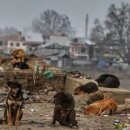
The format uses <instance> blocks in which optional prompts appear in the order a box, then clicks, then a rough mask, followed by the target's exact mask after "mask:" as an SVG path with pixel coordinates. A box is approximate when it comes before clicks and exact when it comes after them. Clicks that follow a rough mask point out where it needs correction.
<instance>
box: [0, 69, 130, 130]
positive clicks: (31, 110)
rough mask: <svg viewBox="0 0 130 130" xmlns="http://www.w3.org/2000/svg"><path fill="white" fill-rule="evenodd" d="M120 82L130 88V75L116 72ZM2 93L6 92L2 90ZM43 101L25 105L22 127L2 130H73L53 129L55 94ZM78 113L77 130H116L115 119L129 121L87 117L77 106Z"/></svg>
mask: <svg viewBox="0 0 130 130" xmlns="http://www.w3.org/2000/svg"><path fill="white" fill-rule="evenodd" d="M87 72H88V74H89V75H90V76H92V77H94V78H96V77H97V76H98V75H99V74H101V73H106V72H112V73H113V70H112V71H110V70H108V71H106V70H105V71H97V70H96V71H95V70H93V71H92V70H91V71H90V70H88V71H87ZM114 74H116V75H117V76H118V77H119V79H120V81H121V87H122V88H129V86H130V82H129V79H130V75H128V74H126V73H124V72H119V71H115V72H114ZM1 91H4V90H2V89H1ZM38 97H39V98H40V99H42V103H30V104H25V108H24V109H23V112H24V115H23V118H22V121H21V124H20V126H8V125H6V124H1V125H0V130H71V128H68V127H64V126H61V125H59V124H58V123H57V124H56V126H55V127H52V126H51V125H50V124H51V121H52V115H53V108H54V106H53V104H52V103H51V102H49V101H50V100H51V98H52V97H53V93H51V94H49V95H43V94H42V95H38ZM76 103H77V102H76ZM76 107H77V108H76V112H77V117H76V119H77V120H78V124H79V128H76V129H77V130H114V126H113V121H114V119H119V120H120V121H121V122H125V121H126V120H127V118H128V117H127V116H121V115H115V116H85V115H83V114H82V111H81V110H79V108H80V106H79V105H78V104H76ZM0 117H1V118H2V117H3V109H1V108H0Z"/></svg>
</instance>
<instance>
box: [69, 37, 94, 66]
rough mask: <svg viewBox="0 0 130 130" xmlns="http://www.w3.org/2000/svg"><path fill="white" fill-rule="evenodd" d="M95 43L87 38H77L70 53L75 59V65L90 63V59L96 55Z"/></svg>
mask: <svg viewBox="0 0 130 130" xmlns="http://www.w3.org/2000/svg"><path fill="white" fill-rule="evenodd" d="M93 45H94V43H93V42H91V41H89V40H86V39H85V38H75V39H73V40H72V43H71V44H70V48H69V53H70V56H71V57H72V59H73V65H83V66H85V65H87V64H90V59H91V58H93V57H94V46H93Z"/></svg>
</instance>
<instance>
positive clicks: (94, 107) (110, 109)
mask: <svg viewBox="0 0 130 130" xmlns="http://www.w3.org/2000/svg"><path fill="white" fill-rule="evenodd" d="M116 110H117V103H116V102H115V101H114V100H113V99H104V100H101V101H97V102H95V103H92V104H90V105H88V106H87V107H86V108H85V110H84V114H85V115H102V114H109V115H110V114H114V113H115V112H116Z"/></svg>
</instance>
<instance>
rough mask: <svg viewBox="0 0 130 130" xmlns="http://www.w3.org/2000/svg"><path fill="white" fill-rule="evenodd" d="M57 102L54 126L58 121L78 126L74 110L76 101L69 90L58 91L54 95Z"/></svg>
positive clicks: (64, 124)
mask: <svg viewBox="0 0 130 130" xmlns="http://www.w3.org/2000/svg"><path fill="white" fill-rule="evenodd" d="M53 103H54V104H55V108H54V114H53V121H52V126H55V123H56V121H58V122H59V123H60V124H61V125H63V126H69V127H78V126H77V120H75V118H76V112H75V110H74V107H75V101H74V98H73V96H72V95H71V94H69V93H67V92H58V93H57V94H56V95H55V96H54V101H53Z"/></svg>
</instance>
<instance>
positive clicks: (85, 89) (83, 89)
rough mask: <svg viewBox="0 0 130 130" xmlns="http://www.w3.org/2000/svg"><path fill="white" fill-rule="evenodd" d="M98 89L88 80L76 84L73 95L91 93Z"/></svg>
mask: <svg viewBox="0 0 130 130" xmlns="http://www.w3.org/2000/svg"><path fill="white" fill-rule="evenodd" d="M96 91H98V85H97V84H96V83H94V82H88V83H86V84H84V85H81V86H78V87H77V88H76V89H75V90H74V95H81V94H84V93H88V94H90V93H93V92H96Z"/></svg>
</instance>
